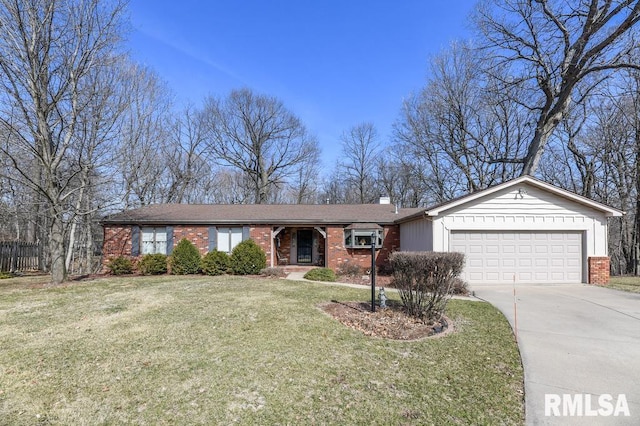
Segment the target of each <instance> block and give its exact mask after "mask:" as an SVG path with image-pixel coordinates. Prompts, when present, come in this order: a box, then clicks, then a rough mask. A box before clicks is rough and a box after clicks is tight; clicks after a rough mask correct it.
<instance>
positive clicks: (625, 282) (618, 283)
mask: <svg viewBox="0 0 640 426" xmlns="http://www.w3.org/2000/svg"><path fill="white" fill-rule="evenodd" d="M608 287H609V288H615V289H616V290H624V291H629V292H631V293H640V277H617V276H616V277H611V278H610V279H609V285H608Z"/></svg>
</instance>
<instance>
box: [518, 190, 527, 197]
mask: <svg viewBox="0 0 640 426" xmlns="http://www.w3.org/2000/svg"><path fill="white" fill-rule="evenodd" d="M518 195H519V196H520V198H524V196H525V195H527V190H526V189H525V188H518Z"/></svg>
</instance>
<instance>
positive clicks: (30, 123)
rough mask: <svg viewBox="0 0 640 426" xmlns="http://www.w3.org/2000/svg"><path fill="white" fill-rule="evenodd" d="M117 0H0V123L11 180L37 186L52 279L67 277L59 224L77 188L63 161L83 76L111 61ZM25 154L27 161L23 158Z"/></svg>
mask: <svg viewBox="0 0 640 426" xmlns="http://www.w3.org/2000/svg"><path fill="white" fill-rule="evenodd" d="M123 7H124V6H123V4H122V3H120V2H119V1H114V2H110V3H108V4H107V3H104V4H103V3H102V2H99V1H98V0H78V1H73V2H56V1H53V0H33V1H29V2H24V1H19V0H1V1H0V85H1V86H2V89H3V90H2V93H1V94H0V97H1V99H0V108H2V109H1V111H0V123H1V125H2V127H3V131H4V132H6V133H7V134H8V135H9V137H10V138H11V142H12V143H11V147H10V148H9V147H8V146H7V145H3V147H4V148H3V154H4V155H5V156H6V157H7V158H9V160H10V162H11V164H12V166H13V169H14V172H15V173H14V175H12V177H11V178H12V179H13V180H19V181H20V182H21V184H23V185H25V186H28V187H29V188H31V189H32V190H33V191H35V192H36V193H37V194H38V196H39V197H40V199H41V201H42V207H43V210H42V212H41V214H42V215H44V216H46V218H47V219H48V232H47V234H48V236H47V240H48V249H49V254H50V257H51V261H50V263H51V279H52V282H54V283H60V282H62V281H64V280H65V278H66V275H67V271H66V268H65V254H66V252H65V224H66V216H67V214H68V212H69V210H73V207H71V206H69V203H68V199H69V197H70V196H71V195H72V194H74V193H75V192H76V191H78V190H79V187H78V184H77V183H76V182H77V180H76V173H75V171H74V170H73V168H69V167H68V166H69V163H70V162H69V155H70V152H71V151H72V147H73V144H74V136H75V134H76V131H77V126H78V121H79V116H80V114H81V112H82V111H83V109H84V108H85V107H86V104H85V103H84V102H83V99H84V97H85V96H88V93H87V90H92V88H91V87H90V86H89V85H88V84H84V82H85V80H86V79H87V78H88V77H89V76H90V75H91V72H92V71H93V70H95V69H96V68H99V67H108V66H110V64H111V63H112V61H113V60H114V55H113V52H114V49H115V48H116V46H118V43H119V41H120V30H121V21H120V16H121V13H122V10H123ZM25 159H26V160H25Z"/></svg>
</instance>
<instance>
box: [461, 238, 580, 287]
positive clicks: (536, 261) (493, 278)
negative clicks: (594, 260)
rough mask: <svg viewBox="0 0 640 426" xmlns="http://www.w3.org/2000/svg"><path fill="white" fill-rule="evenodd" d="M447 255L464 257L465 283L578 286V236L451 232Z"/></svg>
mask: <svg viewBox="0 0 640 426" xmlns="http://www.w3.org/2000/svg"><path fill="white" fill-rule="evenodd" d="M451 251H456V252H462V253H465V255H466V258H467V261H466V262H467V265H466V268H465V270H464V272H463V276H462V279H464V280H465V281H467V282H473V283H477V284H486V283H494V284H502V283H513V282H514V280H515V282H528V283H580V282H582V268H583V265H582V258H583V256H582V251H583V250H582V233H581V232H540V231H509V232H504V231H489V232H484V231H453V232H452V233H451Z"/></svg>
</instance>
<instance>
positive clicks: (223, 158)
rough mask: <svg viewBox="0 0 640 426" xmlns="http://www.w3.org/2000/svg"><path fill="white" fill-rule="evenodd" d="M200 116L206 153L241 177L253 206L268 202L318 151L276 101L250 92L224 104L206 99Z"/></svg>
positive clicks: (244, 91)
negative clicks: (248, 187) (249, 190)
mask: <svg viewBox="0 0 640 426" xmlns="http://www.w3.org/2000/svg"><path fill="white" fill-rule="evenodd" d="M204 114H205V120H206V123H207V137H208V146H209V150H210V153H211V154H212V155H213V158H215V159H217V160H218V161H219V164H220V165H221V166H227V167H231V168H234V169H237V170H240V171H242V172H243V173H244V174H245V175H246V177H247V179H249V181H251V182H252V186H253V191H254V199H253V202H254V203H256V204H261V203H266V202H268V201H269V200H270V197H271V196H272V195H273V192H274V191H275V190H276V189H278V188H282V187H283V186H284V184H285V183H286V181H287V180H288V179H289V178H290V177H292V176H293V175H294V174H295V173H296V172H297V171H298V166H299V165H300V164H303V163H304V162H305V160H306V159H307V158H309V157H311V156H313V155H315V154H314V153H317V152H318V150H319V149H318V143H317V141H316V139H315V138H314V137H312V136H311V135H309V133H308V131H307V129H306V128H305V126H304V125H303V124H302V122H301V121H300V119H299V118H298V117H296V116H295V115H294V114H293V113H292V112H290V111H289V110H288V109H286V108H285V106H284V104H283V103H282V102H281V101H279V100H278V99H276V98H274V97H271V96H265V95H259V94H256V93H254V92H253V91H251V90H249V89H241V90H234V91H232V92H231V94H230V95H229V96H228V97H227V98H225V99H217V98H214V97H210V98H208V99H207V100H206V102H205V106H204Z"/></svg>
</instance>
